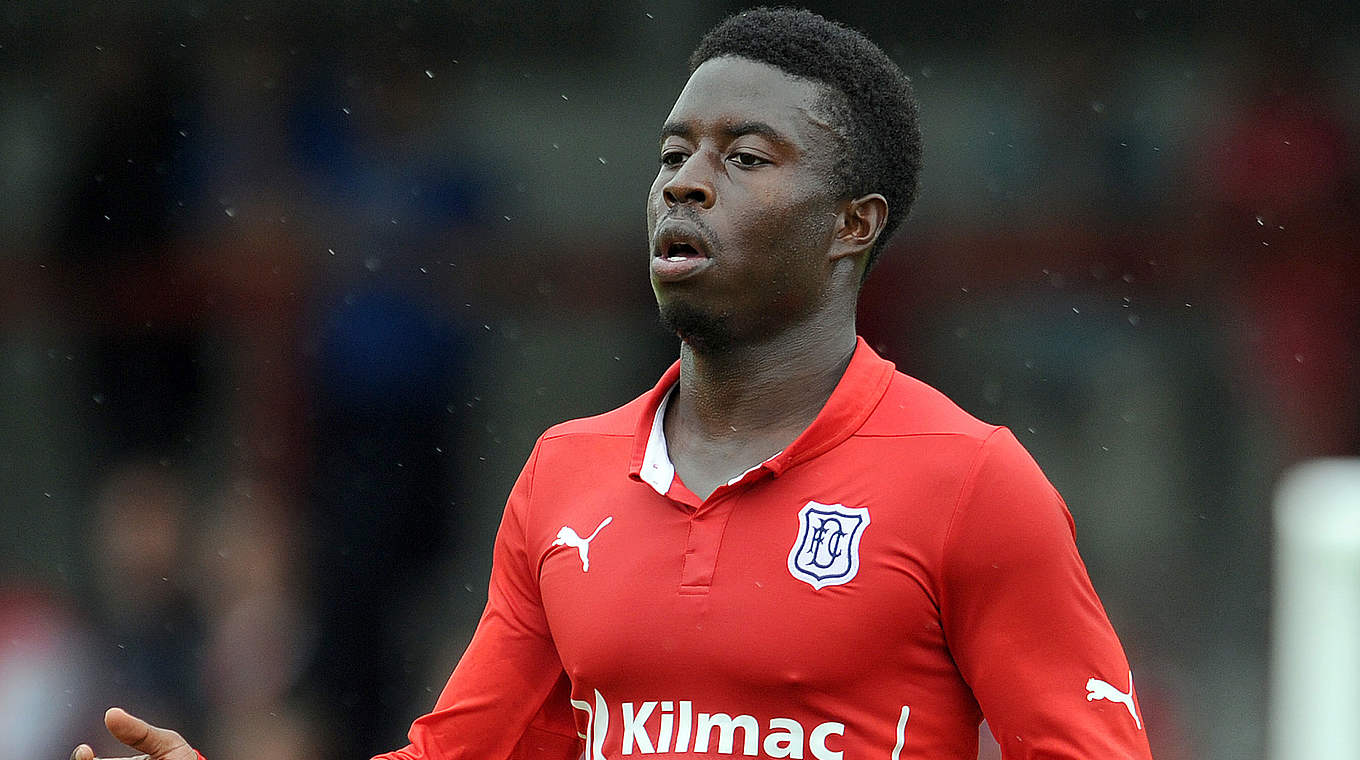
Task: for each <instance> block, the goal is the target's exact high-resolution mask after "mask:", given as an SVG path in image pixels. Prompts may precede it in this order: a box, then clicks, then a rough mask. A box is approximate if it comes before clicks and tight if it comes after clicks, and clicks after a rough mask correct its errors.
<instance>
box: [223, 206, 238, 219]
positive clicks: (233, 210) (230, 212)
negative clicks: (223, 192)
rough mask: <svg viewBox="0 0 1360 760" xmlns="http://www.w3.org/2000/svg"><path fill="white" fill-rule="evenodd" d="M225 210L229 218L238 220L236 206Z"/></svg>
mask: <svg viewBox="0 0 1360 760" xmlns="http://www.w3.org/2000/svg"><path fill="white" fill-rule="evenodd" d="M223 210H224V211H226V212H227V216H229V217H231V218H233V219H235V218H236V207H235V206H227V207H226V208H225V209H223Z"/></svg>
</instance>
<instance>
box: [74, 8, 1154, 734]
mask: <svg viewBox="0 0 1360 760" xmlns="http://www.w3.org/2000/svg"><path fill="white" fill-rule="evenodd" d="M691 63H692V66H693V73H692V76H691V77H690V79H689V82H688V83H687V84H686V86H685V88H684V90H683V92H681V93H680V96H679V98H678V99H677V100H676V103H675V106H674V108H673V109H672V110H671V113H670V116H669V117H668V118H667V120H666V123H665V126H664V127H663V128H662V135H661V147H660V162H661V166H660V170H659V172H658V174H657V178H656V181H655V182H654V183H653V185H652V189H651V193H650V196H649V199H648V205H647V221H648V232H649V236H650V242H651V251H650V258H649V266H650V272H651V281H652V287H653V289H654V291H655V293H656V298H657V303H658V305H659V307H660V311H661V318H662V320H663V322H664V323H665V324H666V325H667V326H668V327H669V328H670V329H673V330H674V331H675V332H676V334H677V335H678V336H679V337H680V338H681V345H680V360H679V361H678V362H677V363H676V365H674V366H673V367H672V368H671V369H670V370H669V371H668V372H667V373H666V374H665V375H664V376H663V377H662V378H661V380H660V382H659V383H658V384H657V385H656V387H655V388H653V389H652V390H651V391H650V392H648V393H646V394H644V395H643V396H642V397H640V398H638V399H637V400H635V401H633V402H632V403H630V404H628V405H626V406H624V407H622V408H620V409H617V410H615V411H612V412H609V413H607V414H603V415H600V416H598V417H593V418H589V419H583V420H575V421H571V422H567V423H565V424H562V425H558V426H556V427H554V428H552V429H550V430H549V431H547V432H546V433H544V435H543V436H542V437H541V438H540V439H539V441H538V443H537V445H536V446H535V448H534V451H533V453H532V454H531V455H530V458H529V461H528V463H527V464H526V466H525V468H524V471H523V473H522V474H521V475H520V478H519V480H518V482H517V483H516V484H515V487H514V489H513V491H512V492H511V494H510V498H509V501H508V504H507V506H506V510H505V515H504V518H503V522H502V525H501V528H500V532H499V534H498V537H497V540H496V546H495V555H494V564H493V569H492V579H491V586H490V593H489V600H488V603H487V607H486V611H485V613H484V615H483V617H482V621H481V624H480V626H479V628H478V631H477V634H476V636H475V637H474V638H473V641H472V643H471V644H470V646H469V647H468V650H467V652H466V653H465V654H464V656H463V659H462V661H461V662H460V663H459V665H458V667H457V669H456V670H455V672H454V673H453V675H452V676H451V678H450V679H449V682H448V685H447V687H446V688H445V690H444V693H443V694H442V695H441V696H440V698H439V700H438V703H437V704H436V705H435V708H434V710H433V711H432V712H430V713H429V714H428V715H426V716H424V717H422V718H420V719H418V720H417V721H416V722H415V724H414V725H413V726H412V728H411V732H410V740H411V743H410V745H409V746H407V747H406V748H404V749H401V750H398V751H395V752H392V753H389V754H387V755H383V756H381V758H382V759H383V760H425V759H427V758H428V759H436V758H437V759H438V760H462V759H463V758H469V759H472V758H476V759H477V760H486V759H487V758H561V759H562V760H568V759H574V758H577V757H584V758H586V760H604V759H605V758H611V759H612V758H620V757H623V756H627V755H655V756H658V757H667V758H688V757H709V758H721V757H733V756H746V757H769V758H812V759H814V760H842V759H844V760H852V759H857V758H885V759H888V758H890V759H891V760H906V759H907V758H919V759H921V760H926V759H927V758H928V759H930V760H943V759H944V758H958V759H962V758H967V759H969V760H972V759H973V758H976V756H977V726H978V723H979V721H980V720H981V719H983V718H984V717H985V718H986V719H987V721H988V722H989V724H990V726H991V728H992V730H993V733H994V734H995V735H996V737H997V740H998V741H999V742H1000V744H1001V747H1002V751H1003V755H1004V756H1005V757H1007V758H1102V759H1104V758H1148V757H1149V756H1150V755H1149V751H1148V746H1147V741H1146V738H1145V735H1144V733H1143V724H1142V717H1141V715H1140V713H1139V709H1138V703H1137V700H1136V698H1135V696H1134V687H1133V683H1132V675H1131V672H1130V668H1129V666H1128V663H1127V662H1126V660H1125V656H1124V654H1123V652H1122V650H1121V647H1120V645H1119V642H1118V640H1117V639H1116V637H1115V634H1114V632H1113V631H1112V630H1111V628H1110V625H1109V623H1108V621H1107V619H1106V616H1105V613H1104V611H1103V609H1102V608H1101V605H1100V602H1099V600H1098V599H1097V598H1096V595H1095V592H1094V591H1093V590H1092V588H1091V585H1090V582H1089V580H1088V579H1087V574H1086V570H1085V568H1084V567H1083V565H1082V562H1081V559H1080V557H1079V556H1078V554H1077V550H1076V546H1075V543H1074V540H1073V526H1072V522H1071V518H1070V516H1069V515H1068V512H1067V510H1066V508H1065V507H1064V505H1063V503H1062V501H1061V499H1060V497H1059V496H1058V494H1057V493H1056V492H1055V491H1054V490H1053V488H1052V486H1050V485H1049V484H1048V482H1047V481H1046V480H1045V478H1044V476H1043V475H1042V474H1041V473H1040V471H1039V469H1038V468H1037V466H1036V465H1035V464H1034V462H1033V461H1032V460H1031V459H1030V458H1029V456H1028V455H1027V454H1026V453H1025V452H1024V450H1023V449H1022V448H1021V446H1020V444H1019V443H1018V442H1017V441H1016V439H1015V438H1014V437H1013V436H1012V435H1011V434H1010V432H1009V431H1007V430H1005V429H1004V428H997V427H993V426H991V425H986V424H984V423H982V422H979V421H977V420H975V419H973V418H972V417H970V416H968V415H967V414H966V413H964V412H962V411H961V410H959V409H958V408H957V407H956V406H954V405H953V404H952V403H950V402H949V401H948V400H947V399H945V398H944V397H943V396H941V395H940V394H939V393H937V392H936V391H934V390H932V389H930V388H928V387H926V386H925V385H923V384H921V383H919V382H917V381H915V380H913V379H911V378H909V377H907V376H905V375H902V374H900V373H897V372H896V371H895V370H894V368H893V366H892V365H891V364H889V363H888V362H886V361H884V360H883V359H880V358H879V357H877V356H876V355H874V353H873V352H872V351H871V350H870V349H869V348H868V347H867V346H866V345H865V344H864V343H863V341H861V340H859V339H857V337H856V333H855V304H856V299H857V296H858V292H859V287H860V284H861V282H862V281H863V278H864V276H865V274H866V272H867V271H868V270H869V268H870V267H871V266H872V263H873V259H874V257H875V256H876V255H877V253H878V252H879V251H880V250H881V249H882V247H883V245H884V242H885V241H886V239H887V236H888V235H889V234H890V233H891V232H892V231H893V229H894V228H896V227H897V225H898V224H899V223H900V222H901V220H902V218H903V217H904V216H905V214H906V210H907V208H908V207H909V205H910V203H911V201H912V197H913V194H914V192H915V179H916V173H917V167H918V163H919V144H920V139H919V132H918V130H917V126H916V116H915V106H914V103H913V100H912V95H911V91H910V88H909V86H908V84H907V80H906V78H905V77H904V76H903V75H902V73H901V72H900V71H899V70H898V69H897V67H896V66H894V65H893V64H892V63H891V62H890V61H889V60H888V58H887V57H886V56H885V55H884V54H883V53H882V51H880V50H879V49H878V48H877V47H875V46H874V45H873V44H872V43H870V42H869V41H868V40H867V39H865V38H864V37H862V36H861V35H859V34H858V33H855V32H853V31H850V30H848V29H846V28H844V27H842V26H839V25H837V24H833V23H830V22H827V21H826V20H824V19H822V18H821V17H819V16H816V15H813V14H810V13H807V12H802V11H790V10H761V11H753V12H749V13H744V14H741V15H738V16H735V17H733V18H730V19H728V20H727V21H725V22H724V23H723V24H721V25H719V26H718V27H717V28H715V29H714V30H713V31H711V32H710V33H709V34H708V36H706V37H705V38H704V40H703V41H702V42H701V43H700V45H699V48H698V50H696V51H695V53H694V56H693V58H692V60H691ZM108 723H109V726H110V728H111V730H113V731H114V733H115V734H116V735H118V736H119V737H120V738H121V739H123V740H124V741H128V743H130V744H132V745H133V746H135V747H138V748H139V749H142V750H143V751H146V752H148V753H150V754H151V755H152V756H153V757H154V758H156V759H157V760H160V759H161V758H164V760H191V759H192V758H193V757H195V755H196V753H194V752H193V751H192V750H191V749H190V748H189V747H188V745H187V744H184V743H183V740H182V739H180V738H179V737H178V735H177V734H174V733H173V732H168V731H161V730H159V729H151V728H150V727H147V726H146V725H145V724H143V723H141V722H140V721H137V720H136V719H134V718H131V717H130V716H128V715H126V714H125V713H122V712H121V711H116V712H111V713H110V716H109V718H108ZM77 756H79V757H80V758H82V760H88V759H89V758H91V757H92V753H90V752H89V750H88V748H86V747H84V746H82V747H81V748H79V749H78V750H77Z"/></svg>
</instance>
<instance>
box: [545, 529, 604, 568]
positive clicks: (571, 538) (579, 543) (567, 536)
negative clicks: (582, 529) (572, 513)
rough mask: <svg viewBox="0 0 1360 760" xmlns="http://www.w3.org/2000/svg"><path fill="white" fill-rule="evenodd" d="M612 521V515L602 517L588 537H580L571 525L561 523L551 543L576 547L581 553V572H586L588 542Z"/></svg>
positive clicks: (588, 559) (588, 564)
mask: <svg viewBox="0 0 1360 760" xmlns="http://www.w3.org/2000/svg"><path fill="white" fill-rule="evenodd" d="M613 521H614V518H613V517H612V516H610V517H606V518H604V520H603V521H602V522H601V523H600V524H599V525H598V526H596V528H595V532H594V533H591V534H590V538H581V536H580V535H578V534H577V533H576V530H575V529H573V528H572V527H571V526H569V525H563V526H562V530H559V531H557V540H556V541H553V542H552V545H553V546H574V547H576V551H577V553H578V554H580V555H581V572H583V573H588V572H590V542H591V541H594V540H595V536H597V535H599V532H600V530H601V529H602V528H604V526H606V525H608V524H609V523H611V522H613Z"/></svg>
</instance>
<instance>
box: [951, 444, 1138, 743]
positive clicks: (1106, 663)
mask: <svg viewBox="0 0 1360 760" xmlns="http://www.w3.org/2000/svg"><path fill="white" fill-rule="evenodd" d="M944 552H945V554H944V571H943V577H942V579H941V582H942V588H941V597H940V602H941V617H942V619H943V622H944V627H945V636H946V640H947V641H949V646H950V651H951V653H952V654H953V656H954V659H955V662H957V663H958V666H959V670H960V671H961V672H962V674H963V676H964V678H965V679H966V680H967V681H968V684H969V686H970V687H971V688H972V690H973V694H974V696H975V697H976V698H977V701H978V704H979V705H980V706H981V707H982V712H983V715H984V716H985V717H986V719H987V723H988V725H989V726H990V728H991V730H992V734H993V735H994V736H995V737H996V740H997V742H998V743H999V744H1000V745H1001V752H1002V757H1004V758H1006V760H1020V759H1021V758H1035V759H1037V758H1044V759H1045V760H1058V759H1060V758H1072V759H1073V760H1075V759H1076V758H1083V759H1084V758H1092V757H1099V758H1111V759H1112V760H1124V759H1127V758H1135V759H1137V760H1149V759H1150V758H1151V753H1150V751H1149V749H1148V743H1147V736H1146V734H1145V733H1144V731H1143V726H1142V712H1141V710H1140V709H1139V708H1138V706H1137V705H1138V702H1137V695H1136V693H1135V690H1134V688H1133V686H1132V684H1131V680H1132V676H1131V674H1130V669H1129V665H1128V660H1127V658H1126V657H1125V655H1124V651H1123V648H1122V647H1121V646H1120V644H1119V639H1118V638H1117V637H1116V636H1115V633H1114V630H1113V629H1112V628H1111V627H1110V623H1109V620H1108V618H1107V617H1106V614H1105V610H1104V608H1103V607H1102V606H1101V604H1100V600H1099V599H1098V598H1097V597H1096V593H1095V590H1094V589H1093V588H1092V587H1091V581H1090V579H1089V577H1088V576H1087V573H1086V567H1085V565H1084V564H1083V563H1082V561H1081V557H1080V556H1079V555H1078V554H1077V546H1076V541H1075V529H1074V525H1073V522H1072V517H1071V515H1070V514H1069V513H1068V511H1067V507H1066V506H1065V505H1064V504H1063V502H1062V498H1061V497H1060V496H1058V493H1057V492H1056V491H1055V490H1054V489H1053V486H1052V485H1050V484H1049V482H1048V480H1047V479H1046V478H1045V477H1044V475H1043V473H1042V472H1040V471H1039V467H1038V465H1036V464H1035V463H1034V460H1033V459H1031V458H1030V456H1029V454H1028V453H1026V452H1025V450H1024V448H1022V447H1021V445H1020V443H1019V441H1017V440H1016V439H1015V437H1014V436H1013V435H1011V433H1010V431H1009V430H1005V429H1004V428H1002V429H999V430H998V431H996V432H995V433H993V434H992V435H991V436H990V437H989V438H988V439H987V441H986V442H985V443H984V444H983V445H982V448H981V450H980V451H979V453H978V456H977V460H976V461H975V462H974V464H973V471H972V472H971V473H970V474H969V475H968V479H967V481H966V482H965V484H964V486H963V490H962V492H961V494H960V496H959V503H958V505H957V506H956V511H955V514H954V517H953V520H952V523H951V525H950V528H949V533H948V536H947V538H946V541H945V550H944ZM1098 682H1099V683H1098Z"/></svg>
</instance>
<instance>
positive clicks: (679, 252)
mask: <svg viewBox="0 0 1360 760" xmlns="http://www.w3.org/2000/svg"><path fill="white" fill-rule="evenodd" d="M661 258H663V259H665V260H666V261H684V260H686V259H700V258H707V257H706V256H704V255H703V254H702V253H700V252H699V250H698V249H697V248H695V247H694V246H692V245H690V244H689V243H682V242H679V241H676V242H674V243H671V244H669V245H667V246H666V247H665V249H664V250H663V251H662V252H661Z"/></svg>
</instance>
